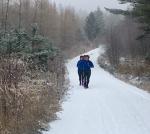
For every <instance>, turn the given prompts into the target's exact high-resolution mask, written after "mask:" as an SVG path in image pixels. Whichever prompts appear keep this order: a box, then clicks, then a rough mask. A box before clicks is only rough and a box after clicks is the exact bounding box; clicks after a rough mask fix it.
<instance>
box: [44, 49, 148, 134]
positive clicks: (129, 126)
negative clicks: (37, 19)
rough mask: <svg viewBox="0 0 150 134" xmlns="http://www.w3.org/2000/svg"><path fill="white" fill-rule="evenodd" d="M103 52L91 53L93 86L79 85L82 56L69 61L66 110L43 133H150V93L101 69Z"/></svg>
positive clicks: (91, 83) (91, 84) (64, 104)
mask: <svg viewBox="0 0 150 134" xmlns="http://www.w3.org/2000/svg"><path fill="white" fill-rule="evenodd" d="M100 53H103V49H102V47H100V49H95V50H93V51H90V52H89V53H88V54H89V55H90V56H91V60H92V61H93V62H94V64H95V68H94V69H93V70H92V77H91V82H90V85H89V89H84V88H83V87H80V86H79V85H78V84H79V82H78V75H77V71H76V70H77V69H76V62H77V60H78V59H79V57H77V58H74V59H73V60H70V61H69V63H68V64H67V68H68V72H69V79H70V87H71V90H70V91H69V95H68V99H67V100H66V102H64V103H63V110H64V111H62V112H61V113H59V114H58V116H59V118H60V120H57V121H55V122H53V123H51V124H50V125H51V129H50V130H49V131H48V132H43V134H150V94H148V93H146V92H144V91H142V90H140V89H137V88H136V87H133V86H131V85H128V84H126V83H124V82H122V81H120V80H118V79H116V78H114V77H113V76H112V75H110V74H109V73H107V72H105V71H104V70H103V69H101V68H100V67H99V66H98V64H97V58H98V56H99V54H100Z"/></svg>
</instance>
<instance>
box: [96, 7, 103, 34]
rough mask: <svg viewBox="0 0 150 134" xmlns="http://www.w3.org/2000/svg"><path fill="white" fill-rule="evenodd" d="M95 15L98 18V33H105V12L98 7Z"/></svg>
mask: <svg viewBox="0 0 150 134" xmlns="http://www.w3.org/2000/svg"><path fill="white" fill-rule="evenodd" d="M94 15H95V18H96V27H97V28H96V30H97V35H101V34H103V33H104V27H105V24H104V17H103V12H102V11H101V10H100V8H99V7H98V8H97V10H96V11H95V12H94Z"/></svg>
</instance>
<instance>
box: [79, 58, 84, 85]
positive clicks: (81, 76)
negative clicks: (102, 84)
mask: <svg viewBox="0 0 150 134" xmlns="http://www.w3.org/2000/svg"><path fill="white" fill-rule="evenodd" d="M84 65H85V60H84V56H80V60H79V61H78V63H77V68H78V75H79V85H80V86H81V85H84V82H83V81H84Z"/></svg>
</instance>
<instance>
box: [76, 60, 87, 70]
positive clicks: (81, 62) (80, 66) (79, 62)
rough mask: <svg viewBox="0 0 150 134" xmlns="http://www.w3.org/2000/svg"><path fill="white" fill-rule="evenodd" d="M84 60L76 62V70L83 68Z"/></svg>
mask: <svg viewBox="0 0 150 134" xmlns="http://www.w3.org/2000/svg"><path fill="white" fill-rule="evenodd" d="M84 65H85V60H79V61H78V63H77V67H78V70H84Z"/></svg>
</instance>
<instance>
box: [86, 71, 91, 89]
mask: <svg viewBox="0 0 150 134" xmlns="http://www.w3.org/2000/svg"><path fill="white" fill-rule="evenodd" d="M90 77H91V70H89V71H88V72H87V83H86V87H87V88H88V87H89V82H90Z"/></svg>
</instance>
